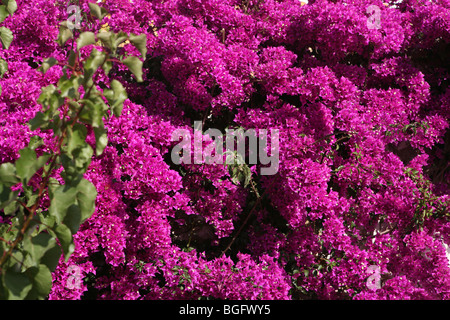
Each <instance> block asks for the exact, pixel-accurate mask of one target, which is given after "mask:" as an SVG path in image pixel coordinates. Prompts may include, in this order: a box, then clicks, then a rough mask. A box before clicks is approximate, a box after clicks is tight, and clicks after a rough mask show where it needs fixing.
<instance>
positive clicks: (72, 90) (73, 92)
mask: <svg viewBox="0 0 450 320" xmlns="http://www.w3.org/2000/svg"><path fill="white" fill-rule="evenodd" d="M81 81H82V80H81V78H80V77H77V76H71V77H70V79H67V77H66V76H62V77H61V78H60V79H59V81H58V88H59V90H61V97H69V98H72V99H77V98H78V96H79V93H78V88H79V87H80V84H81Z"/></svg>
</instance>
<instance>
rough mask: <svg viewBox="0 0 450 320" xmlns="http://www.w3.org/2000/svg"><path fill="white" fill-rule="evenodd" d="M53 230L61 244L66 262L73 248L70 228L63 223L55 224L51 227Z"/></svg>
mask: <svg viewBox="0 0 450 320" xmlns="http://www.w3.org/2000/svg"><path fill="white" fill-rule="evenodd" d="M53 231H54V232H55V234H56V236H57V237H58V240H59V243H60V244H61V248H62V250H63V253H64V258H65V260H66V262H67V261H68V260H69V257H70V255H71V254H72V253H73V251H74V250H75V245H74V243H73V238H72V233H71V232H70V229H69V228H68V227H67V226H65V225H63V224H60V225H57V226H56V227H55V228H54V229H53Z"/></svg>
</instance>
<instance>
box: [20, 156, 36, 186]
mask: <svg viewBox="0 0 450 320" xmlns="http://www.w3.org/2000/svg"><path fill="white" fill-rule="evenodd" d="M19 154H20V158H19V159H17V161H16V171H17V175H18V176H19V177H20V178H21V179H22V180H24V181H25V184H26V183H27V182H28V180H29V179H30V178H31V177H32V176H33V175H34V174H35V173H36V170H37V168H36V160H37V158H36V152H35V151H34V150H31V149H30V148H23V149H22V150H20V151H19Z"/></svg>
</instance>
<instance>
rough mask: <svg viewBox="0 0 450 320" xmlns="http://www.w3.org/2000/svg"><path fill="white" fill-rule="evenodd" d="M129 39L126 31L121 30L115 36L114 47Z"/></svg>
mask: <svg viewBox="0 0 450 320" xmlns="http://www.w3.org/2000/svg"><path fill="white" fill-rule="evenodd" d="M127 39H128V35H127V34H126V33H125V32H123V31H120V32H119V33H117V34H116V35H115V37H114V49H115V48H117V47H118V46H119V44H121V43H123V42H125V41H126V40H127Z"/></svg>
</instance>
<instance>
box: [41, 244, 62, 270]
mask: <svg viewBox="0 0 450 320" xmlns="http://www.w3.org/2000/svg"><path fill="white" fill-rule="evenodd" d="M61 255H62V250H61V247H60V246H54V247H53V248H51V249H49V250H48V251H47V252H46V253H45V254H44V256H43V257H42V259H41V264H44V265H46V266H47V267H48V269H49V270H50V271H51V272H53V271H55V269H56V267H57V266H58V263H59V259H60V258H61Z"/></svg>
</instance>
